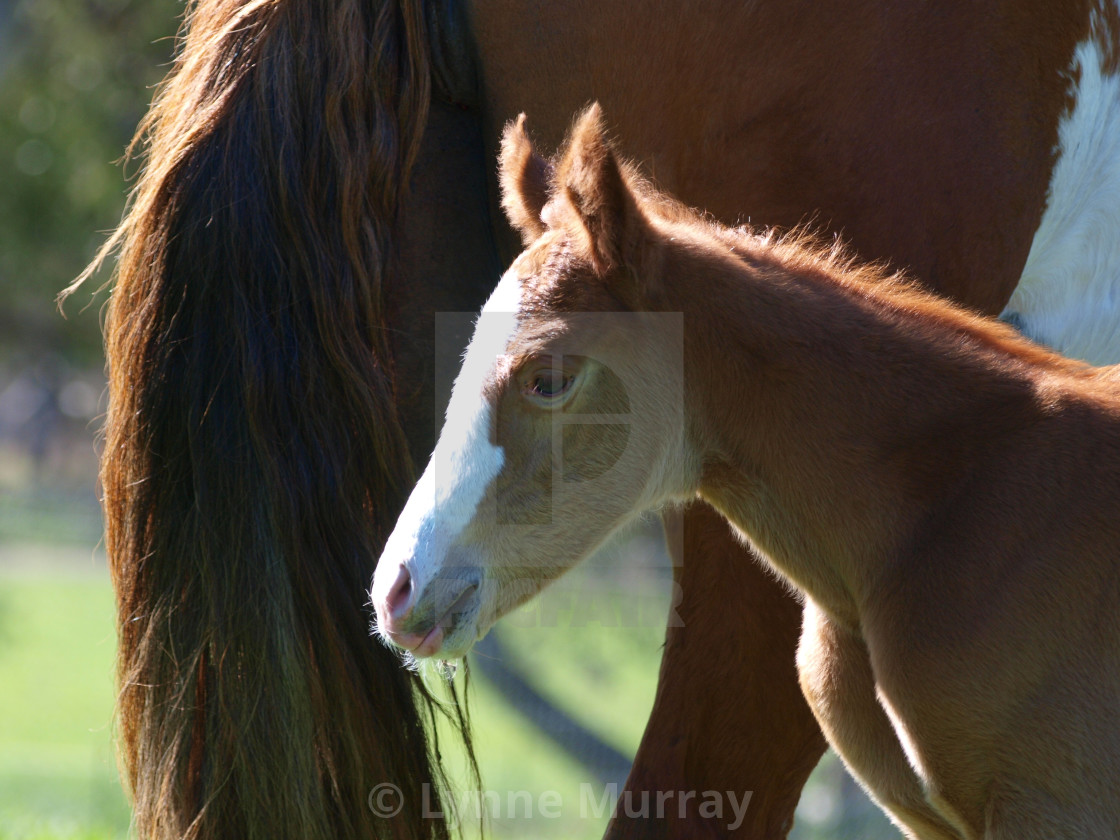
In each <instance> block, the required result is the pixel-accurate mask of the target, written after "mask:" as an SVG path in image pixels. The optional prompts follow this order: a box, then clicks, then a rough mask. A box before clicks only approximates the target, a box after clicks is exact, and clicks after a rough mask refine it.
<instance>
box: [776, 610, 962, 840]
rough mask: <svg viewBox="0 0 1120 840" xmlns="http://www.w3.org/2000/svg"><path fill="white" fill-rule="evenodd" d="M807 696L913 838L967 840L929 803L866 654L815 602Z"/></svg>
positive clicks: (803, 654)
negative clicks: (881, 699) (877, 693)
mask: <svg viewBox="0 0 1120 840" xmlns="http://www.w3.org/2000/svg"><path fill="white" fill-rule="evenodd" d="M797 668H798V671H799V672H800V675H801V688H802V690H803V691H804V692H805V698H806V699H807V700H808V701H809V706H810V707H811V708H812V709H813V713H814V714H815V715H816V716H817V720H818V722H819V723H820V725H821V728H822V729H823V730H824V733H825V736H826V737H827V738H828V740H829V743H831V744H832V746H833V747H834V748H835V749H836V752H837V753H839V754H840V757H841V758H843V759H844V763H845V764H846V765H847V766H848V769H849V770H850V771H851V772H852V774H853V775H854V776H855V777H856V778H857V779H858V780H859V781H860V782H861V784H862V785H863V786H864V788H866V789H867V792H868V793H869V794H870V795H871V797H872V798H873V799H874V800H875V801H876V802H878V803H879V805H880V806H881V807H882V808H883V809H884V810H886V811H887V813H888V816H890V817H891V818H892V819H893V820H894V822H895V823H897V824H898V825H899V827H900V828H902V830H903V831H904V832H905V833H906V835H907V836H908V837H916V838H921V840H961V837H962V835H961V834H960V833H959V832H958V831H957V830H956V829H955V828H954V827H953V826H951V825H950V824H949V823H947V822H946V821H945V819H944V818H943V817H942V816H941V815H940V814H938V813H937V812H936V811H935V810H934V809H933V808H932V806H931V805H930V804H929V802H928V801H927V800H926V796H925V793H924V791H923V789H922V784H921V782H920V780H919V779H918V776H917V774H916V773H915V772H914V770H913V768H912V767H911V766H910V762H909V761H908V760H907V758H906V754H905V752H903V749H902V745H901V744H900V743H899V741H898V736H897V735H896V734H895V731H894V727H893V726H892V725H891V722H890V719H889V718H888V717H887V713H886V712H885V711H884V710H883V707H882V706H880V705H879V701H878V699H877V698H876V696H875V678H874V675H873V674H872V671H871V660H870V657H869V656H868V653H867V647H866V645H864V643H863V639H861V638H859V636H857V635H855V634H853V633H851V632H849V631H848V630H845V629H844V628H843V627H840V626H837V625H836V624H835V623H834V622H832V621H831V620H830V619H829V618H828V616H826V615H825V614H824V612H823V611H822V610H821V609H820V608H819V607H817V606H816V605H815V604H814V603H813V602H812V601H811V600H807V601H806V603H805V623H804V627H803V629H802V634H801V644H800V646H799V647H798V650H797Z"/></svg>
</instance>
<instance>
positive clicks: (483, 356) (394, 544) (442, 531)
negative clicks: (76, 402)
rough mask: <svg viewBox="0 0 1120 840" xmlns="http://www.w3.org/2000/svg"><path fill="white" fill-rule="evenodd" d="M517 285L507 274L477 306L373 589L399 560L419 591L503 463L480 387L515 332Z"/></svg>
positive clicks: (394, 570) (393, 574) (389, 576)
mask: <svg viewBox="0 0 1120 840" xmlns="http://www.w3.org/2000/svg"><path fill="white" fill-rule="evenodd" d="M520 302H521V286H520V282H519V280H518V277H517V275H516V274H515V273H514V272H513V271H512V270H510V271H508V272H506V274H505V275H504V276H503V277H502V279H501V282H499V283H498V286H497V288H496V289H494V292H493V294H491V295H490V299H489V300H488V301H487V302H486V305H485V306H484V307H483V308H482V313H481V314H480V315H479V317H478V321H477V322H476V324H475V331H474V335H473V337H472V338H471V343H470V344H469V345H468V346H467V350H466V353H465V355H464V358H463V367H462V369H461V370H460V371H459V375H458V376H457V377H456V378H455V386H454V388H453V389H452V391H451V401H450V403H449V404H448V406H447V418H446V422H445V423H444V426H443V432H442V433H441V434H440V438H439V441H438V442H437V443H436V448H435V451H434V452H433V453H432V457H431V460H430V461H429V462H428V466H427V468H426V469H425V470H424V474H423V475H422V476H421V477H420V481H419V482H417V484H416V487H415V488H414V489H413V491H412V495H411V496H409V497H408V502H407V503H406V504H405V507H404V510H403V511H401V515H400V517H399V518H398V520H397V524H396V527H395V528H394V529H393V533H392V534H390V535H389V539H388V541H387V542H386V543H385V550H384V551H383V552H382V554H381V560H380V561H379V562H378V564H377V572H376V574H375V576H374V590H375V591H384V589H385V587H383V586H381V587H379V586H378V581H379V579H380V578H382V577H385V578H386V580H384V581H382V583H389V582H391V581H392V580H393V579H395V578H396V575H397V566H398V565H399V564H401V563H404V564H405V565H406V566H407V568H408V570H409V573H410V574H411V576H412V581H413V585H414V586H415V587H417V589H418V591H422V590H423V588H424V586H425V584H427V582H428V581H430V580H431V579H432V577H433V576H434V575H435V573H436V572H437V571H438V569H439V567H440V565H441V564H442V562H443V559H444V556H445V554H446V552H447V549H448V547H449V546H450V545H451V544H452V543H453V542H454V541H455V539H456V537H458V535H459V534H460V533H461V532H462V530H463V528H465V527H466V526H467V524H468V523H469V522H470V521H471V519H472V518H473V517H474V514H475V511H476V510H477V509H478V504H479V502H481V501H482V498H483V496H484V495H485V493H486V488H487V487H488V486H489V485H490V482H491V481H493V480H494V477H495V476H497V474H498V472H499V470H501V468H502V463H503V462H504V459H505V453H504V452H503V451H502V448H501V447H500V446H495V445H494V444H493V443H491V442H490V432H491V412H490V405H489V403H488V402H487V401H486V399H485V397H484V395H483V391H482V386H483V383H484V382H485V380H486V377H487V376H488V375H489V373H490V371H491V370H492V369H493V367H494V364H495V362H496V361H497V359H498V357H500V356H501V355H503V354H504V352H505V349H506V347H507V346H508V345H509V341H510V339H511V338H512V337H513V334H514V332H515V330H516V329H517V311H518V309H519V307H520Z"/></svg>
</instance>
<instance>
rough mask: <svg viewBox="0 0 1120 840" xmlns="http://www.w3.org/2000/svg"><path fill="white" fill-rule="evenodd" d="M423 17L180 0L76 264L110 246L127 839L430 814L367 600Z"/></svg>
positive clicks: (290, 1)
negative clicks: (100, 221)
mask: <svg viewBox="0 0 1120 840" xmlns="http://www.w3.org/2000/svg"><path fill="white" fill-rule="evenodd" d="M428 38H429V33H428V31H427V28H426V24H425V17H424V8H423V4H422V3H421V2H420V0H332V2H329V3H319V2H303V1H302V0H255V2H240V1H238V2H235V0H199V2H195V3H193V4H191V5H190V6H189V9H188V12H187V17H186V22H185V25H184V28H183V33H182V36H181V39H180V41H179V46H178V52H177V58H176V60H175V64H174V67H173V69H172V71H171V73H170V74H169V76H168V77H167V79H166V81H165V82H164V83H163V85H162V86H161V87H160V89H159V91H158V93H157V95H156V98H155V101H154V104H153V106H152V108H151V110H150V112H149V113H148V115H147V116H146V117H145V118H144V120H143V122H142V123H141V125H140V129H139V132H138V134H137V136H136V139H135V140H134V141H133V144H132V146H131V148H130V153H131V154H133V155H137V156H140V157H142V159H143V168H142V171H141V173H140V176H139V180H138V181H137V183H136V186H135V188H134V189H133V191H132V195H131V198H130V202H129V206H128V210H127V213H126V215H125V217H124V219H123V221H122V223H121V225H120V227H119V228H118V229H117V231H116V233H114V234H113V236H112V237H111V238H110V239H109V241H108V242H107V243H106V245H105V247H104V248H103V249H102V250H101V252H100V254H99V255H98V257H97V259H96V261H95V262H94V264H93V265H92V266H91V267H90V268H89V269H88V270H87V272H86V274H84V275H83V277H82V278H80V279H79V281H78V283H80V282H82V280H84V279H85V278H86V277H88V276H89V275H90V274H91V273H92V272H93V271H94V270H95V269H96V268H97V267H98V266H99V265H100V264H101V263H102V262H103V261H104V260H106V259H108V258H110V257H111V256H112V255H113V254H116V255H117V257H118V263H117V270H116V277H115V284H114V287H113V290H112V295H111V300H110V305H109V308H108V314H107V324H106V351H107V356H108V368H109V376H110V407H109V413H108V419H107V423H106V428H105V449H104V456H103V459H102V469H101V480H102V483H103V487H104V509H105V517H106V533H107V548H108V554H109V560H110V568H111V572H112V576H113V581H114V584H115V586H116V591H117V597H118V606H119V615H118V621H119V641H120V645H119V648H120V649H119V679H120V697H119V704H118V719H119V727H120V738H121V752H122V763H123V766H124V775H125V778H126V781H127V784H128V785H129V787H130V788H131V791H132V794H133V797H134V804H135V822H136V830H137V833H138V835H139V836H140V837H144V838H147V837H161V838H162V837H167V838H170V837H206V838H211V837H236V838H258V837H259V838H269V840H276V838H283V837H291V838H301V840H328V838H330V840H340V838H370V837H407V838H413V837H444V836H446V835H447V833H448V829H447V826H446V824H445V823H444V822H442V821H440V820H436V819H431V818H426V816H425V815H423V814H422V813H421V809H422V803H423V802H424V801H425V800H424V798H423V797H422V795H421V793H422V785H424V784H425V783H433V782H435V783H440V782H441V777H440V776H439V774H440V772H441V771H440V770H439V767H438V761H437V760H436V759H435V758H434V755H435V753H433V751H432V750H431V749H430V748H429V744H428V737H429V734H428V732H426V729H425V724H426V723H427V724H429V725H431V724H432V723H433V717H434V715H435V709H436V704H435V701H434V700H433V698H432V697H431V696H430V695H429V694H428V692H427V691H426V690H425V688H424V686H423V684H422V683H421V682H420V681H419V679H418V678H417V677H416V676H415V675H413V674H411V673H410V672H408V671H406V670H404V669H402V668H401V667H400V663H399V661H398V659H397V657H396V655H395V654H393V653H392V652H391V651H389V650H388V649H386V648H384V647H383V646H381V645H379V644H377V643H376V642H374V641H373V640H371V639H370V637H369V626H368V624H369V613H368V611H367V610H366V605H365V604H364V603H363V599H364V593H365V591H366V588H367V585H368V583H369V580H368V578H369V570H370V568H371V563H372V560H373V558H376V557H377V555H378V553H379V551H380V544H381V540H382V539H383V538H384V536H385V534H386V533H387V532H388V529H389V528H390V527H391V525H392V519H391V517H392V516H393V515H394V514H395V511H396V509H397V505H396V502H397V501H398V500H402V499H403V496H404V494H405V493H406V492H407V490H408V488H409V487H410V485H411V480H412V477H413V467H412V464H411V463H410V461H409V456H408V448H407V446H406V443H405V437H404V434H403V432H402V429H401V426H400V423H399V421H398V418H397V416H396V413H395V410H394V394H393V378H392V370H391V364H390V356H389V351H388V348H387V346H386V339H385V335H386V330H385V329H384V324H383V318H384V313H383V308H382V282H383V278H384V274H385V268H386V262H387V253H388V247H389V246H388V238H389V235H390V231H391V225H392V223H393V220H394V214H395V212H396V203H397V195H398V191H399V190H400V189H401V186H402V184H403V183H404V182H405V179H406V177H407V173H408V170H409V167H410V165H411V163H412V161H413V159H414V158H415V155H416V153H417V148H418V144H419V141H420V137H421V133H422V130H423V127H424V125H425V122H426V119H427V108H428V102H429V92H430V85H431V82H430V76H431V70H430V66H429V65H430V57H429V46H428ZM75 285H77V284H75ZM71 291H72V290H71ZM452 716H453V718H454V721H455V722H456V723H457V724H458V725H460V726H461V727H463V728H464V733H465V719H464V717H463V713H462V712H461V711H460V710H459V706H458V701H456V702H455V704H454V710H453V711H452ZM468 745H469V740H468ZM437 752H438V751H437ZM381 782H390V783H392V784H394V785H396V786H397V787H398V788H399V789H400V791H401V802H402V811H401V813H400V815H399V816H398V817H397V818H396V819H395V820H392V821H384V820H381V819H378V818H376V817H375V816H374V814H372V813H371V812H370V810H369V809H368V808H367V796H368V795H369V793H370V790H371V788H373V787H374V786H375V785H377V784H378V783H381ZM434 792H435V787H433V788H432V789H431V792H430V793H429V795H428V799H427V801H428V802H432V801H433V800H432V796H433V795H435V793H434Z"/></svg>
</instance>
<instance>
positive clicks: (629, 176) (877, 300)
mask: <svg viewBox="0 0 1120 840" xmlns="http://www.w3.org/2000/svg"><path fill="white" fill-rule="evenodd" d="M580 129H581V126H579V125H578V124H577V126H576V127H575V128H574V129H573V133H572V135H571V136H569V137H568V138H567V142H566V143H565V145H564V146H563V147H561V149H560V150H559V151H558V152H557V153H556V155H555V156H554V157H553V159H552V161H551V162H550V164H549V169H550V174H551V176H552V183H551V185H550V195H551V196H553V197H554V196H555V193H556V191H557V190H558V189H559V186H558V184H560V183H561V181H562V178H563V177H564V173H563V172H562V167H563V166H564V165H565V160H566V159H567V158H568V157H569V155H568V151H569V149H570V147H571V143H572V142H573V139H574V138H575V137H576V136H577V132H579V131H580ZM617 163H618V167H619V172H620V174H621V176H622V178H623V179H624V180H625V183H626V186H627V188H628V189H629V191H630V194H631V195H632V196H633V197H634V199H635V200H636V201H637V204H638V207H639V208H640V210H641V212H642V214H643V215H644V216H646V217H647V218H648V219H650V220H658V221H660V222H662V223H667V224H669V225H674V226H677V227H678V230H685V231H688V232H689V233H690V234H692V235H698V236H703V237H709V238H710V239H711V240H714V241H716V242H718V243H720V244H721V245H723V246H724V247H726V248H728V249H729V251H731V252H734V253H737V254H739V255H740V256H742V257H745V258H749V257H750V255H751V254H752V253H754V254H758V253H760V252H763V251H764V252H765V254H766V258H767V259H768V260H777V262H778V263H780V264H782V265H783V266H784V267H786V268H788V269H789V270H791V271H793V272H797V273H806V272H807V273H811V274H816V275H818V276H820V277H821V278H822V279H825V278H827V281H828V282H830V283H834V284H837V285H839V286H842V287H844V288H845V289H847V290H848V291H849V292H854V293H856V294H858V295H859V296H862V297H864V298H866V299H867V300H868V301H869V302H871V303H873V304H874V305H875V306H876V307H878V308H881V309H885V310H894V311H898V312H903V313H909V314H921V316H922V318H923V319H924V320H925V322H926V323H927V324H929V325H937V326H939V327H947V328H949V329H950V330H951V331H952V332H955V333H958V334H961V335H967V336H969V337H970V339H972V340H974V341H977V342H979V343H981V344H984V345H987V346H989V347H991V348H992V349H994V350H997V351H998V352H1001V353H1005V354H1010V355H1012V356H1017V357H1019V358H1021V359H1023V360H1024V361H1028V362H1030V363H1031V364H1042V365H1046V366H1048V367H1050V368H1052V369H1055V370H1059V369H1060V370H1062V371H1064V372H1066V373H1077V372H1084V371H1085V370H1086V366H1085V365H1084V363H1082V362H1080V361H1077V360H1072V359H1068V358H1066V357H1064V356H1061V355H1059V354H1057V353H1055V352H1053V351H1052V350H1050V349H1049V348H1047V347H1045V346H1042V345H1039V344H1036V343H1034V342H1031V341H1028V340H1027V339H1025V338H1024V337H1023V335H1022V333H1020V332H1019V331H1018V330H1016V329H1015V328H1014V327H1012V326H1010V325H1008V324H1002V323H999V322H995V321H992V320H991V319H990V318H985V317H983V316H982V315H980V314H978V313H972V312H970V311H969V310H967V309H966V308H964V307H962V306H961V305H960V304H949V302H948V301H946V300H945V298H943V297H941V296H939V295H937V294H935V293H933V292H931V291H929V290H928V289H926V288H924V287H923V286H922V285H921V284H919V283H918V282H917V281H915V280H914V279H913V278H912V277H911V276H910V275H908V274H907V273H906V272H905V271H903V270H899V269H897V268H894V267H892V266H890V265H889V264H888V263H886V262H868V261H866V260H862V259H861V258H860V257H859V256H858V255H857V254H856V253H855V252H854V251H852V250H851V249H850V248H849V247H848V246H847V244H846V243H845V242H844V241H843V239H842V238H841V237H840V236H838V235H832V236H825V235H823V234H821V233H820V232H818V231H817V230H816V229H815V228H814V226H813V224H812V223H807V224H804V225H801V226H799V227H796V228H794V229H792V230H781V229H779V228H772V227H768V228H755V227H752V226H750V225H740V226H738V227H727V226H725V225H723V224H720V223H719V222H718V221H716V220H715V219H713V218H712V217H710V216H709V215H708V214H706V213H704V212H703V211H700V210H697V209H696V208H693V207H689V206H688V205H686V204H684V203H682V202H681V201H679V200H677V199H676V198H674V197H673V196H672V195H670V194H668V193H666V192H663V191H661V190H660V189H659V188H658V187H657V186H656V185H655V184H654V183H653V182H651V181H650V180H649V179H647V178H646V176H645V175H644V174H643V173H642V172H641V170H640V168H639V167H638V166H636V165H635V164H634V163H632V162H630V161H627V160H625V159H621V158H619V159H617ZM508 203H510V202H508V201H507V204H508Z"/></svg>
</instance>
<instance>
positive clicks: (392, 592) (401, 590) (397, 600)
mask: <svg viewBox="0 0 1120 840" xmlns="http://www.w3.org/2000/svg"><path fill="white" fill-rule="evenodd" d="M412 592H413V590H412V576H411V575H410V574H409V573H408V569H406V568H405V567H404V566H401V567H400V570H399V571H398V572H397V579H396V580H395V581H393V585H392V586H391V587H389V594H388V595H387V596H385V606H386V608H387V609H388V611H389V616H390V617H391V618H393V619H394V620H396V621H400V620H401V619H403V618H404V617H405V616H407V615H408V614H409V612H410V611H411V610H412Z"/></svg>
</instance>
